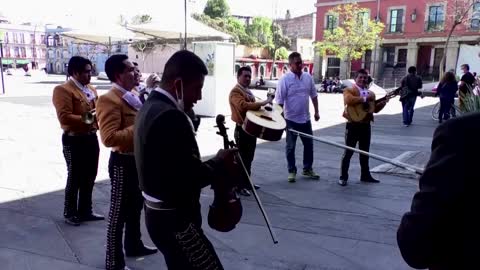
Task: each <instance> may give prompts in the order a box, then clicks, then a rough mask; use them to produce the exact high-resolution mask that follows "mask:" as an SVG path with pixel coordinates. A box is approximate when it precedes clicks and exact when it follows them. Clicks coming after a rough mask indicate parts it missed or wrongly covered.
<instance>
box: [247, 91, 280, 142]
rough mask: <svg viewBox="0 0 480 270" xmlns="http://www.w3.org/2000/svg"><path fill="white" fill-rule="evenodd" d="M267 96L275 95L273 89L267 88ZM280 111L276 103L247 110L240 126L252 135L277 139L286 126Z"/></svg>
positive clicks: (270, 139)
mask: <svg viewBox="0 0 480 270" xmlns="http://www.w3.org/2000/svg"><path fill="white" fill-rule="evenodd" d="M272 90H273V91H272ZM269 96H272V98H273V97H275V90H274V89H271V90H270V89H269V91H268V93H267V97H269ZM282 112H283V109H282V107H280V106H279V105H278V104H267V105H265V106H262V107H261V108H260V110H258V111H248V112H247V116H246V117H245V120H244V121H243V126H242V128H243V130H245V132H247V133H248V134H250V135H252V136H254V137H257V138H260V139H263V140H267V141H278V140H280V139H281V138H282V135H283V131H284V130H285V128H286V127H287V122H286V121H285V119H284V118H283V116H282Z"/></svg>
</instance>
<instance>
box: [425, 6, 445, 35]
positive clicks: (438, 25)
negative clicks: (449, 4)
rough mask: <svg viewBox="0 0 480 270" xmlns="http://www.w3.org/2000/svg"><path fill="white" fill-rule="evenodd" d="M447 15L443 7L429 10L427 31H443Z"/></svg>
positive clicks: (434, 7)
mask: <svg viewBox="0 0 480 270" xmlns="http://www.w3.org/2000/svg"><path fill="white" fill-rule="evenodd" d="M444 19H445V13H444V11H443V5H434V6H430V7H429V8H428V21H427V31H432V30H433V31H435V30H443V22H444Z"/></svg>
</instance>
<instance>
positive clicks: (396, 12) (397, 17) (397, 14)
mask: <svg viewBox="0 0 480 270" xmlns="http://www.w3.org/2000/svg"><path fill="white" fill-rule="evenodd" d="M402 22H403V9H392V10H390V23H389V24H388V28H387V29H388V32H389V33H401V32H403V23H402Z"/></svg>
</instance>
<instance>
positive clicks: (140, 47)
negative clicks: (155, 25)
mask: <svg viewBox="0 0 480 270" xmlns="http://www.w3.org/2000/svg"><path fill="white" fill-rule="evenodd" d="M151 21H152V17H151V16H150V15H148V14H140V15H135V16H134V17H133V18H132V21H131V23H132V24H145V23H149V22H151ZM131 46H132V48H133V49H134V50H135V51H137V52H139V53H141V55H142V70H145V58H146V57H147V55H149V54H150V53H151V52H153V51H154V50H155V47H156V43H155V40H154V39H148V40H139V41H135V42H133V43H132V44H131Z"/></svg>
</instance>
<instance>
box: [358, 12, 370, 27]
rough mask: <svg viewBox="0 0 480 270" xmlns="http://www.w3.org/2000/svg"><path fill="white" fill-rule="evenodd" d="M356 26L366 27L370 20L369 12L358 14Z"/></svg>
mask: <svg viewBox="0 0 480 270" xmlns="http://www.w3.org/2000/svg"><path fill="white" fill-rule="evenodd" d="M357 20H358V24H361V25H363V27H367V26H368V21H369V20H370V12H368V11H363V12H359V13H358V18H357Z"/></svg>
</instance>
